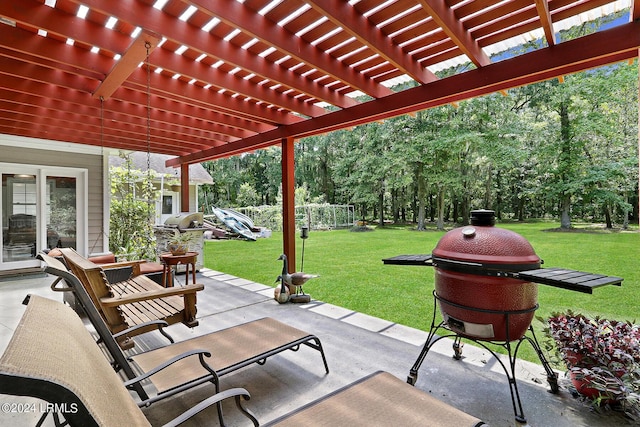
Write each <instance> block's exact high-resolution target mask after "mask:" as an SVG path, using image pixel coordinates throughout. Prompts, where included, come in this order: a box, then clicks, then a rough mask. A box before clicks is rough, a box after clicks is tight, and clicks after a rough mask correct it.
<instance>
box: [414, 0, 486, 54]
mask: <svg viewBox="0 0 640 427" xmlns="http://www.w3.org/2000/svg"><path fill="white" fill-rule="evenodd" d="M418 3H420V4H421V5H422V6H423V7H424V9H425V10H426V11H427V12H428V13H429V15H431V17H432V18H433V20H434V21H436V22H437V23H438V25H439V26H440V27H441V28H442V30H443V31H444V32H445V34H446V35H447V36H448V37H449V38H450V39H451V40H452V41H453V42H454V43H455V44H456V45H457V46H458V47H459V48H460V50H461V51H462V52H463V53H464V54H465V55H467V57H468V58H469V59H470V60H471V61H472V62H473V63H474V64H475V65H476V67H484V66H487V65H489V64H491V59H489V57H488V56H487V55H486V54H485V53H484V51H483V50H482V49H481V48H480V46H479V45H478V43H477V42H476V41H475V40H474V39H473V38H472V37H471V35H470V34H469V31H467V29H466V28H464V24H463V23H462V22H461V21H460V20H459V19H457V18H456V17H455V12H454V11H453V9H451V8H449V7H447V4H446V2H444V1H442V0H418Z"/></svg>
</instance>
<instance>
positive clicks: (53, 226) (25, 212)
mask: <svg viewBox="0 0 640 427" xmlns="http://www.w3.org/2000/svg"><path fill="white" fill-rule="evenodd" d="M0 172H1V175H2V187H1V190H0V192H1V195H2V205H1V208H0V209H1V211H2V252H1V254H2V255H1V256H0V270H10V269H17V268H26V267H32V266H37V265H39V262H38V261H37V260H36V259H35V256H36V255H37V253H38V252H39V251H41V250H43V249H53V248H55V247H73V248H76V249H78V250H82V249H84V248H83V246H84V241H85V239H84V238H83V236H86V232H87V230H86V221H85V219H84V217H85V215H84V212H85V207H84V206H85V204H86V203H85V196H84V191H81V190H82V189H84V180H85V178H84V177H85V175H86V172H84V171H83V170H79V169H71V168H44V167H37V166H28V165H12V164H1V163H0Z"/></svg>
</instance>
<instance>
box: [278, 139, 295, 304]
mask: <svg viewBox="0 0 640 427" xmlns="http://www.w3.org/2000/svg"><path fill="white" fill-rule="evenodd" d="M293 144H294V139H293V138H283V139H282V160H281V162H282V246H283V250H284V253H285V255H286V256H287V259H288V260H289V273H293V272H295V271H296V209H295V207H296V206H295V204H296V202H295V174H294V169H295V162H294V149H293ZM290 290H291V291H293V289H290Z"/></svg>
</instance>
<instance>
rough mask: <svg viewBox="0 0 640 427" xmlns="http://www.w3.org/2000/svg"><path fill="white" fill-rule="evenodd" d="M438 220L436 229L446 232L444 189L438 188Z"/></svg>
mask: <svg viewBox="0 0 640 427" xmlns="http://www.w3.org/2000/svg"><path fill="white" fill-rule="evenodd" d="M436 205H437V210H438V219H437V221H436V228H437V229H438V230H444V189H443V188H442V187H440V188H438V196H437V200H436Z"/></svg>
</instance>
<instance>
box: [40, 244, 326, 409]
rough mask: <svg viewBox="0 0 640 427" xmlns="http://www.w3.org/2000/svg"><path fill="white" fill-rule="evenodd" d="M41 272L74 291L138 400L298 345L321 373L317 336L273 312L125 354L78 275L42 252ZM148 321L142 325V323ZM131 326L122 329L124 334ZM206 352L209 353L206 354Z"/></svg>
mask: <svg viewBox="0 0 640 427" xmlns="http://www.w3.org/2000/svg"><path fill="white" fill-rule="evenodd" d="M39 258H40V259H41V260H42V261H44V262H45V272H47V273H49V274H52V275H55V276H58V277H59V278H61V279H62V281H58V280H56V282H54V283H53V285H52V289H53V290H55V291H62V292H73V293H74V294H75V297H76V300H77V301H78V303H79V304H80V305H81V307H82V308H83V310H84V311H85V313H86V314H87V317H88V318H89V321H90V322H91V324H92V325H93V327H94V328H95V331H96V333H97V334H98V336H99V337H100V340H99V341H100V342H102V343H103V344H104V346H105V347H106V350H107V352H108V353H109V355H110V356H111V358H112V364H113V366H114V368H115V369H116V370H122V371H123V373H124V375H125V376H126V378H127V379H128V381H126V382H125V386H126V387H127V388H129V389H131V390H133V391H135V392H136V393H137V394H138V396H139V398H140V402H139V405H140V406H148V405H150V404H152V403H154V402H157V401H159V400H161V399H164V398H166V397H169V396H172V395H174V394H177V393H180V392H182V391H185V390H188V389H190V388H193V387H195V386H197V385H200V384H204V383H207V382H212V383H213V384H214V385H215V387H216V391H217V392H219V391H220V377H222V376H223V375H226V374H229V373H231V372H234V371H236V370H238V369H241V368H243V367H246V366H249V365H251V364H254V363H258V364H261V365H262V364H264V363H265V362H266V360H267V359H268V358H269V357H271V356H274V355H276V354H278V353H281V352H283V351H285V350H293V351H298V350H299V348H300V346H301V345H305V346H308V347H310V348H312V349H314V350H316V351H318V352H319V353H320V355H321V357H322V362H323V365H324V368H325V373H327V374H328V373H329V366H328V364H327V359H326V356H325V353H324V349H323V347H322V344H321V342H320V339H319V338H318V337H316V336H315V335H312V334H309V333H307V332H305V331H302V330H300V329H297V328H294V327H292V326H289V325H286V324H284V323H282V322H279V321H277V320H275V319H272V318H263V319H259V320H255V321H253V322H248V323H244V324H241V325H237V326H233V327H230V328H227V329H223V330H220V331H216V332H211V333H208V334H205V335H201V336H199V337H196V338H191V339H188V340H185V341H181V342H177V343H172V344H170V345H167V346H164V347H160V348H157V349H153V350H149V351H146V352H143V353H140V354H137V355H133V356H127V355H125V354H124V352H123V351H122V349H121V348H120V346H119V345H118V343H117V341H116V340H117V338H118V336H117V335H115V336H114V335H111V332H110V330H109V329H108V328H107V325H106V324H105V323H104V321H103V320H102V317H101V316H100V315H99V313H98V311H97V309H96V307H95V306H94V305H93V302H92V301H91V298H90V297H89V295H88V294H87V292H86V291H85V290H84V287H83V286H82V284H81V283H80V282H79V280H78V278H77V277H75V275H73V274H72V273H70V272H69V271H67V270H66V269H65V268H64V265H62V263H61V262H60V261H58V260H57V259H55V258H52V257H50V256H48V255H46V254H40V255H39ZM145 327H146V326H145ZM129 332H130V331H129V330H126V331H122V332H121V333H123V334H127V333H129ZM205 357H207V359H206V360H205ZM144 380H148V381H149V382H150V383H151V384H152V385H153V386H154V388H155V391H156V393H155V394H151V395H150V394H149V393H148V392H147V388H145V387H143V384H142V381H144Z"/></svg>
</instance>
